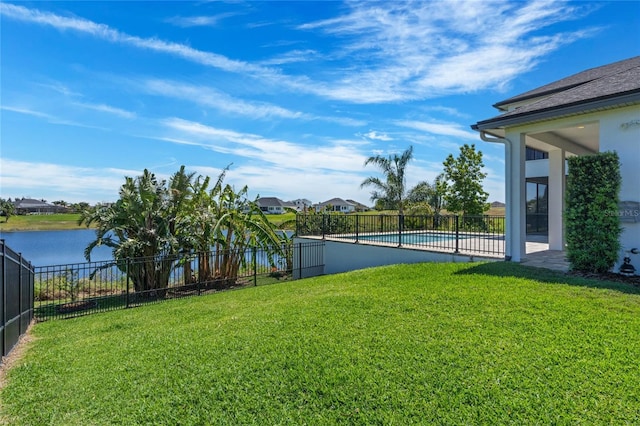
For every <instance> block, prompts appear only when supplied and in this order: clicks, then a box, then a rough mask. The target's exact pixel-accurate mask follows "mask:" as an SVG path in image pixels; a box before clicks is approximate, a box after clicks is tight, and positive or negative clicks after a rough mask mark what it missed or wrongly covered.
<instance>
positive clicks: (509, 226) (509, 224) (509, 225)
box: [480, 130, 513, 261]
mask: <svg viewBox="0 0 640 426" xmlns="http://www.w3.org/2000/svg"><path fill="white" fill-rule="evenodd" d="M480 139H482V140H483V141H485V142H491V143H502V144H504V150H505V165H506V167H505V183H506V186H507V188H505V189H506V191H505V201H506V203H505V204H506V208H505V221H506V224H505V228H506V229H505V253H504V254H505V256H504V260H506V261H510V260H511V253H507V237H506V236H507V235H508V236H509V238H511V237H512V236H513V220H511V208H512V206H513V203H512V202H511V191H510V188H509V187H510V186H511V184H512V182H513V180H512V179H511V177H512V176H513V170H512V168H513V165H512V161H511V141H510V140H509V139H507V138H500V137H490V136H487V133H486V132H485V131H484V130H480ZM512 245H513V244H512V242H511V241H510V242H509V251H511V249H512V247H511V246H512Z"/></svg>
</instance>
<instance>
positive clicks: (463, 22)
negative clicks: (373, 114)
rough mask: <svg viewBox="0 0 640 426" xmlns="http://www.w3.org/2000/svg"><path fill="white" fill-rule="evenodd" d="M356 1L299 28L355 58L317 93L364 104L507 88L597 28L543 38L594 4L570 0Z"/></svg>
mask: <svg viewBox="0 0 640 426" xmlns="http://www.w3.org/2000/svg"><path fill="white" fill-rule="evenodd" d="M350 6H351V9H350V10H349V11H348V12H347V13H345V14H344V15H342V16H339V17H336V18H332V19H328V20H323V21H316V22H310V23H307V24H304V25H301V26H300V27H299V29H301V30H308V31H322V32H324V33H326V34H329V35H333V36H336V37H340V38H341V39H343V40H344V41H345V42H344V44H343V45H342V46H341V47H340V49H339V50H336V51H335V52H333V54H334V55H336V56H339V57H342V58H344V57H352V58H354V59H353V60H352V63H353V65H354V66H353V70H352V71H351V72H349V73H348V74H347V75H346V76H344V77H342V78H339V79H337V80H335V81H333V82H331V84H327V85H326V86H321V87H320V88H319V90H318V93H322V94H323V95H324V96H327V97H334V98H338V99H345V100H349V99H351V100H352V101H353V102H363V103H364V102H382V101H385V100H386V101H395V100H406V99H424V98H429V97H435V96H439V95H443V94H448V93H464V92H468V91H477V90H481V89H486V88H493V87H496V86H498V87H504V86H505V84H508V83H509V82H510V81H511V80H512V79H514V78H515V77H516V76H518V75H520V74H521V73H524V72H527V71H529V70H531V69H533V68H534V67H535V66H536V65H537V64H538V62H539V61H540V60H541V59H542V58H543V57H544V56H545V55H547V54H548V53H550V52H552V51H554V50H556V49H558V48H559V47H560V46H562V45H565V44H569V43H572V42H573V41H575V40H577V39H579V38H584V37H589V36H590V35H592V32H591V31H593V30H594V29H590V30H580V31H573V32H568V33H555V34H552V35H550V36H547V37H540V36H537V34H538V32H539V31H540V30H541V29H542V28H546V27H549V26H550V25H552V24H554V23H557V22H562V21H568V20H572V19H575V18H576V16H577V15H579V14H581V13H586V10H587V9H589V7H588V6H586V7H585V6H581V5H580V6H575V4H574V5H570V4H568V3H567V2H564V1H551V0H544V1H531V2H526V3H525V2H491V1H488V2H478V1H474V0H470V1H439V2H387V3H373V4H372V3H368V2H354V3H350ZM358 63H360V64H361V65H360V66H358ZM372 64H376V65H372ZM358 93H361V95H360V96H358Z"/></svg>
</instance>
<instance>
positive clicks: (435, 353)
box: [0, 262, 640, 425]
mask: <svg viewBox="0 0 640 426" xmlns="http://www.w3.org/2000/svg"><path fill="white" fill-rule="evenodd" d="M33 335H34V337H35V340H34V342H33V343H31V346H30V348H29V349H28V351H27V353H26V355H25V357H24V358H23V359H22V360H21V361H20V362H19V363H18V364H17V365H16V366H15V367H14V368H13V369H11V370H10V371H9V376H8V383H7V385H6V387H5V388H4V390H3V391H2V393H1V394H0V396H1V397H2V415H3V416H4V418H5V419H6V420H7V421H8V422H9V423H11V424H17V425H21V424H24V425H27V424H65V425H87V424H182V425H192V424H193V425H195V424H230V425H231V424H233V425H237V424H243V425H246V424H259V425H265V424H321V425H324V424H326V425H333V424H398V425H405V424H412V423H413V424H446V425H451V424H518V425H520V424H616V425H618V424H638V422H640V386H638V383H640V368H639V361H638V360H640V289H638V288H635V287H630V286H625V285H622V284H613V283H602V282H597V281H590V280H586V279H579V278H570V277H566V276H564V275H559V274H555V273H552V272H544V271H540V270H537V269H531V268H526V267H523V266H520V265H516V264H510V263H503V262H500V263H492V264H468V263H467V264H418V265H398V266H391V267H381V268H373V269H367V270H362V271H355V272H351V273H346V274H339V275H333V276H323V277H318V278H314V279H307V280H300V281H292V282H286V283H282V284H277V285H272V286H265V287H253V288H248V289H244V290H239V291H230V292H226V293H219V294H216V295H212V296H204V297H199V298H190V299H182V300H177V301H172V302H166V303H163V304H158V305H151V306H145V307H141V308H136V309H130V310H124V311H115V312H110V313H105V314H96V315H92V316H86V317H81V318H76V319H72V320H60V321H50V322H45V323H40V324H37V325H36V326H35V328H34V330H33Z"/></svg>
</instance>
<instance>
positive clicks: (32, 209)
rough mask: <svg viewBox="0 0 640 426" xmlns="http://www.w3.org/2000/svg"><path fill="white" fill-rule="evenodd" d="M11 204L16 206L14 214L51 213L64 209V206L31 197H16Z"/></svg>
mask: <svg viewBox="0 0 640 426" xmlns="http://www.w3.org/2000/svg"><path fill="white" fill-rule="evenodd" d="M13 205H14V206H15V207H16V214H53V213H61V212H64V211H66V208H65V207H62V206H56V205H54V204H49V203H47V202H46V201H44V200H34V199H32V198H23V199H21V200H18V199H16V200H15V201H14V202H13Z"/></svg>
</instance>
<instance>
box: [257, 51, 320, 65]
mask: <svg viewBox="0 0 640 426" xmlns="http://www.w3.org/2000/svg"><path fill="white" fill-rule="evenodd" d="M321 59H324V58H323V57H322V55H321V54H320V53H319V52H318V51H317V50H313V49H306V50H291V51H289V52H286V53H283V54H281V55H277V56H274V57H272V58H269V59H264V60H262V61H260V63H261V64H262V65H265V66H269V65H284V64H292V63H299V62H310V61H318V60H321Z"/></svg>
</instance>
